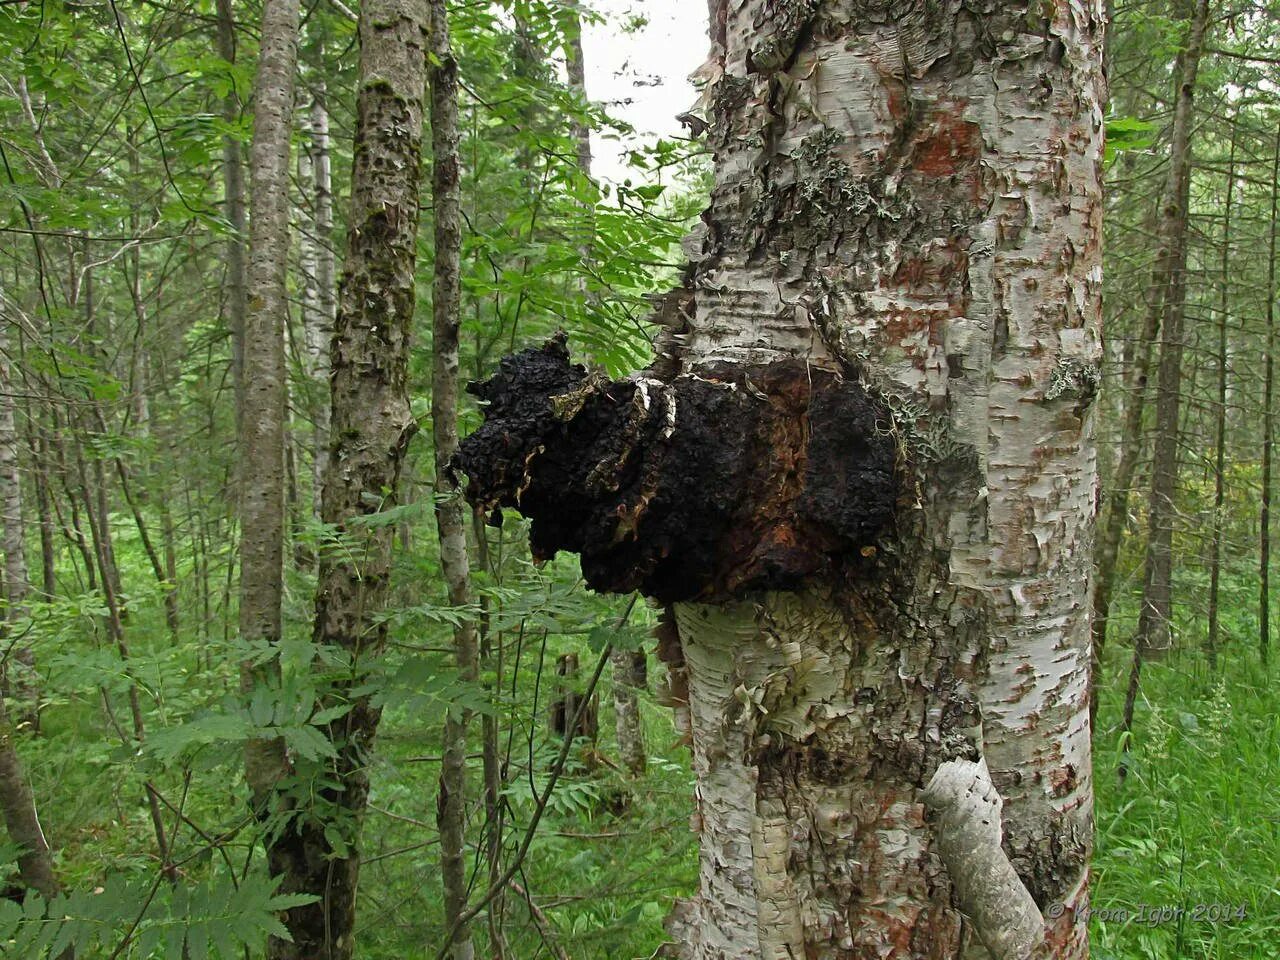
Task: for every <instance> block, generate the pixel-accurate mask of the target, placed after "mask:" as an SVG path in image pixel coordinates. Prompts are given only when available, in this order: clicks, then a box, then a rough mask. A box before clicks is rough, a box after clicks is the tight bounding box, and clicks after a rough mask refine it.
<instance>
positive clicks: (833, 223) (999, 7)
mask: <svg viewBox="0 0 1280 960" xmlns="http://www.w3.org/2000/svg"><path fill="white" fill-rule="evenodd" d="M1102 39H1103V14H1102V4H1101V2H1100V0H1056V2H1050V3H1047V4H1034V5H1033V4H1029V3H983V4H978V5H972V4H968V5H966V4H961V3H959V2H958V0H946V2H942V3H929V4H925V3H907V4H901V5H894V6H893V7H892V8H891V7H890V6H888V5H886V4H883V3H879V2H872V0H863V2H851V0H842V2H837V0H829V2H818V0H788V2H781V3H779V2H768V0H745V2H739V3H734V4H730V3H727V2H724V0H722V2H720V3H718V4H714V5H713V21H712V40H713V51H714V53H713V60H712V62H711V63H710V64H709V65H708V67H706V68H704V71H703V72H704V73H706V74H709V75H710V76H711V77H712V79H713V84H712V86H711V88H710V89H709V90H708V91H707V93H706V96H705V100H706V103H707V104H708V106H709V114H710V117H709V119H710V120H711V123H712V132H711V135H710V138H711V146H712V147H713V149H714V152H715V187H714V191H713V195H712V202H711V206H710V209H709V210H708V211H707V213H706V214H704V217H703V220H704V224H703V226H702V227H701V228H700V230H699V232H698V234H697V236H695V237H694V238H692V240H691V242H690V244H689V246H690V247H691V248H692V253H693V255H694V259H695V266H696V275H695V298H696V315H695V316H694V317H693V318H692V320H691V321H690V329H689V330H688V332H687V337H688V339H687V342H686V349H685V351H684V354H683V357H682V358H681V360H682V362H683V364H684V365H685V368H686V369H693V370H696V369H697V368H698V366H699V365H702V364H705V363H707V362H709V361H728V362H757V363H765V362H770V361H773V360H778V359H782V358H785V357H792V356H801V357H805V358H807V359H808V360H809V361H810V362H811V363H812V364H813V365H815V366H825V367H831V368H837V369H843V370H844V371H845V372H846V373H856V374H857V375H859V376H860V377H861V378H862V379H863V380H864V381H865V382H866V383H867V384H868V385H869V386H870V387H871V388H872V390H873V391H875V392H878V393H880V394H881V395H882V396H883V397H884V398H885V400H886V403H887V404H888V406H889V407H890V409H892V410H893V412H894V419H895V423H894V428H895V429H896V431H897V432H898V435H899V437H900V439H901V443H902V447H903V452H904V462H905V465H904V475H905V476H907V477H908V478H909V483H908V484H907V489H906V490H904V492H903V496H902V498H901V501H900V504H899V509H898V520H897V529H896V530H895V531H892V532H891V534H890V535H888V536H887V537H885V538H883V539H882V541H881V542H880V543H878V544H876V545H875V549H874V550H873V551H871V552H872V553H874V559H873V560H872V561H871V564H872V568H873V569H872V571H871V572H870V573H867V572H861V573H859V574H857V575H850V576H849V577H848V578H847V580H846V581H845V582H841V583H838V584H834V585H829V586H828V585H822V584H814V585H813V586H812V588H811V589H808V590H806V591H802V592H799V593H794V594H770V595H768V596H765V597H763V598H761V599H760V600H759V601H758V602H741V603H736V604H729V605H725V606H723V607H711V606H705V605H696V604H679V605H677V608H676V615H677V619H678V625H679V632H680V636H681V640H682V643H683V647H684V654H685V657H686V659H687V662H688V670H689V676H690V699H691V710H692V716H693V733H694V736H693V742H694V765H695V771H696V774H697V779H698V818H697V819H698V822H699V823H700V832H701V840H702V848H701V868H700V873H701V892H700V895H699V896H698V898H697V899H696V901H694V902H693V903H692V904H691V905H688V906H686V907H685V908H684V909H683V910H681V911H679V913H678V921H677V922H678V926H679V929H680V931H681V933H682V939H683V941H684V942H683V943H681V944H680V945H679V947H678V950H679V952H680V954H681V955H682V956H685V957H690V958H698V960H729V958H734V960H742V958H753V960H754V958H761V960H774V958H792V957H801V956H803V957H806V958H808V960H828V958H839V960H852V958H855V957H856V958H862V957H871V956H875V957H882V958H908V957H911V958H918V957H939V958H942V957H947V958H951V957H962V956H981V955H982V950H983V948H982V947H981V946H980V945H979V941H980V940H981V941H985V942H987V943H992V942H996V941H1001V939H1002V938H1003V937H1004V936H1005V935H1006V934H1007V933H1009V930H1007V929H1005V928H1006V927H1008V928H1009V929H1012V928H1014V927H1021V926H1024V925H1025V923H1026V922H1027V917H1028V914H1027V911H1026V910H1025V909H1019V910H1010V911H1008V913H1007V914H1005V915H1003V916H988V917H970V918H969V919H968V920H966V919H964V918H962V913H961V910H960V909H959V908H960V907H961V906H962V905H963V904H964V903H965V902H967V901H968V900H969V897H970V894H971V893H972V891H967V892H966V891H965V890H964V889H960V887H961V878H960V877H959V876H957V873H958V872H960V871H961V866H960V865H958V864H948V863H947V857H946V856H945V853H944V851H945V845H944V844H943V843H942V842H941V841H943V840H944V839H945V838H946V836H947V831H948V829H949V828H948V826H947V823H946V822H945V818H942V819H939V818H938V817H936V816H935V817H927V816H926V809H925V804H924V799H925V797H924V791H925V787H926V785H927V784H928V783H929V782H930V780H931V779H932V777H933V776H934V774H935V773H936V772H937V770H938V768H939V766H940V765H942V764H944V763H948V762H953V761H971V762H972V761H977V760H979V759H982V760H985V764H986V767H987V768H989V771H990V781H991V784H992V785H993V787H994V789H995V790H996V791H998V795H997V796H998V797H1002V798H1003V816H1004V821H1003V833H1004V846H1003V849H1004V850H1005V851H1007V853H1008V860H1009V861H1010V862H1011V864H1012V866H1013V868H1014V869H1015V870H1016V877H1017V879H1018V880H1019V881H1020V883H1021V885H1022V886H1023V887H1025V891H1024V893H1029V895H1030V901H1028V899H1027V898H1025V897H1024V898H1023V899H1022V900H1020V904H1021V907H1022V908H1025V907H1026V905H1027V903H1028V902H1031V905H1032V906H1033V907H1034V906H1037V905H1038V906H1039V907H1041V908H1044V907H1047V906H1050V905H1052V904H1055V903H1063V904H1065V905H1066V909H1064V910H1062V911H1061V912H1060V913H1059V911H1057V910H1050V911H1048V912H1047V914H1046V915H1047V916H1050V917H1051V918H1053V919H1050V921H1049V922H1048V923H1047V925H1046V926H1045V928H1044V929H1043V931H1042V934H1043V940H1042V943H1041V944H1040V945H1039V946H1031V945H1030V941H1025V942H1022V941H1020V942H1022V943H1023V946H1022V947H1014V948H1013V951H1014V952H1011V953H1007V954H1004V955H1008V956H1013V955H1021V954H1019V953H1018V952H1017V951H1018V950H1023V952H1024V953H1026V954H1027V955H1034V956H1038V957H1054V958H1068V957H1070V958H1075V957H1083V956H1086V955H1087V939H1086V930H1085V923H1084V918H1083V914H1082V912H1078V911H1075V910H1074V909H1072V908H1073V907H1075V906H1078V905H1080V904H1082V903H1083V898H1084V896H1085V891H1086V886H1087V878H1088V869H1087V861H1088V856H1089V850H1090V832H1091V815H1092V814H1091V787H1090V778H1091V770H1090V756H1089V721H1088V705H1087V682H1088V670H1089V642H1088V616H1087V611H1088V606H1089V604H1088V574H1089V570H1090V565H1091V545H1092V526H1093V516H1094V503H1095V496H1096V471H1095V457H1094V451H1093V442H1092V427H1091V417H1090V416H1089V409H1090V401H1091V399H1092V396H1093V392H1094V389H1095V387H1096V379H1097V374H1096V369H1097V362H1098V359H1099V331H1098V323H1099V317H1100V310H1099V306H1100V299H1099V298H1100V289H1101V257H1100V230H1099V226H1100V213H1101V208H1100V202H1099V201H1100V187H1099V175H1100V161H1101V147H1102V135H1103V131H1102V113H1101V109H1100V104H1101V102H1102V100H1103V89H1102V79H1101V56H1102ZM677 429H678V426H677ZM869 546H870V545H869ZM865 552H866V551H864V553H865ZM997 836H998V834H997ZM984 850H985V852H984V854H983V855H984V856H987V857H990V858H992V860H993V862H994V859H995V858H996V855H997V854H1000V847H999V846H998V844H996V843H995V842H994V841H990V840H989V841H988V845H987V846H986V847H985V848H984ZM953 871H954V872H953ZM1004 878H1005V880H1008V874H1005V875H1004ZM1033 919H1034V918H1033ZM979 922H982V923H985V924H987V925H988V929H986V930H983V931H979V933H980V934H981V935H980V936H979V937H975V936H974V933H975V931H974V925H975V924H976V923H979ZM1032 939H1035V938H1032Z"/></svg>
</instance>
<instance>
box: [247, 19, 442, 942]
mask: <svg viewBox="0 0 1280 960" xmlns="http://www.w3.org/2000/svg"><path fill="white" fill-rule="evenodd" d="M427 27H428V10H427V4H426V0H365V2H364V3H363V4H362V5H361V8H360V21H359V26H358V32H359V38H360V65H359V80H358V89H357V100H356V130H355V148H354V151H353V156H354V158H355V163H354V167H353V169H352V180H351V216H350V218H349V221H348V222H349V229H348V232H347V253H346V262H345V264H344V267H343V281H342V284H341V287H340V289H339V296H338V312H337V317H336V321H335V326H334V336H333V351H332V354H331V362H332V374H331V378H330V383H331V385H332V405H331V410H332V418H333V419H332V429H333V434H332V435H333V442H332V445H331V447H330V453H331V457H330V460H329V466H328V470H327V472H326V475H325V482H324V493H323V500H322V519H323V520H324V522H325V523H326V524H330V525H332V526H333V527H334V528H335V529H336V531H337V533H338V535H339V536H341V537H343V538H344V542H346V543H347V544H348V545H349V549H346V550H341V551H327V552H324V553H322V555H321V558H320V570H319V577H318V585H317V589H316V624H315V634H314V636H315V641H316V643H318V644H321V645H323V646H325V647H327V648H329V649H331V650H333V651H334V652H335V653H338V654H340V655H341V656H343V657H345V658H347V659H348V660H349V662H350V671H351V674H350V675H351V679H350V685H351V687H352V688H359V687H362V686H363V684H364V682H365V680H366V678H367V675H368V671H369V670H370V669H371V668H373V667H374V666H375V665H376V663H377V661H378V659H379V658H380V656H381V655H382V652H383V649H384V646H385V642H386V629H387V627H386V622H385V620H383V619H382V617H381V616H380V615H381V613H382V611H383V609H384V607H385V605H386V601H387V596H388V588H389V580H390V576H391V544H392V532H393V531H392V528H391V527H390V526H389V525H387V524H379V523H368V522H366V518H371V517H374V516H376V514H378V513H379V512H380V511H383V510H386V509H390V508H392V507H394V506H395V504H396V503H397V492H398V490H399V486H400V468H401V465H402V462H403V459H404V453H405V449H406V447H407V445H408V443H409V439H410V438H411V437H412V436H413V433H414V430H415V428H416V421H415V420H414V417H413V414H412V411H411V409H410V405H409V391H408V384H407V379H408V365H409V343H410V334H411V331H412V320H413V310H414V298H415V289H414V267H415V254H416V250H417V230H418V213H419V210H418V188H419V168H420V164H421V155H420V154H421V148H422V123H423V87H424V81H425V73H426V51H427V39H428V33H427ZM334 697H335V699H336V700H338V701H340V702H343V703H346V704H349V706H350V710H349V711H348V712H347V713H346V714H345V715H343V716H341V717H340V718H338V719H336V720H334V721H332V722H331V723H330V725H329V731H328V732H329V737H330V739H331V741H332V743H333V747H334V749H335V751H336V754H337V755H336V757H335V758H334V759H333V760H332V761H330V762H329V764H327V765H326V769H324V770H321V771H317V772H316V773H317V775H318V776H321V777H323V778H324V779H328V780H336V781H337V782H338V783H339V784H340V785H341V787H340V789H335V788H330V787H327V786H326V787H317V794H318V796H319V798H320V799H321V800H322V801H323V803H322V804H321V806H320V809H321V810H327V811H331V812H330V813H327V814H325V815H324V816H317V815H316V813H314V812H312V811H309V810H308V811H299V814H298V817H297V819H296V820H295V822H294V823H293V824H291V825H290V827H289V829H288V830H287V831H285V832H284V833H283V834H282V835H280V836H279V837H277V838H275V839H274V840H273V841H272V842H271V846H270V849H269V857H270V861H271V867H272V872H273V873H274V874H276V875H278V876H280V877H282V881H283V882H282V889H284V890H286V891H290V892H303V893H310V894H314V895H316V896H317V897H319V898H320V899H319V901H318V902H317V903H314V904H310V905H307V906H303V907H297V908H294V909H292V910H289V911H287V913H286V915H285V925H286V926H287V927H288V930H289V933H290V935H291V936H292V937H293V942H292V943H289V942H286V941H284V940H282V939H279V938H274V937H273V938H272V939H271V940H270V942H269V945H268V953H269V956H270V957H271V958H272V960H349V958H350V957H351V956H352V954H353V951H354V949H355V946H354V932H355V906H356V904H355V897H356V888H357V881H358V879H359V869H360V850H361V842H360V826H361V823H362V820H363V816H364V812H365V807H366V803H367V800H368V793H369V774H368V765H369V750H370V749H371V747H372V743H373V739H374V736H375V734H376V732H377V727H378V720H379V716H380V710H379V708H378V707H377V706H375V705H374V704H373V703H372V702H370V700H369V697H368V696H367V695H357V693H356V691H355V689H351V690H343V689H341V688H340V689H339V690H337V691H335V694H334ZM335 831H337V835H339V836H341V838H342V841H343V843H342V847H341V848H335V846H334V844H333V838H334V836H335Z"/></svg>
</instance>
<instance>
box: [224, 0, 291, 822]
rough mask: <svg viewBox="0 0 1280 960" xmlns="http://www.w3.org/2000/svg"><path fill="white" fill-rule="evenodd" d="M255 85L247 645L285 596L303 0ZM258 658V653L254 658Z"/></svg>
mask: <svg viewBox="0 0 1280 960" xmlns="http://www.w3.org/2000/svg"><path fill="white" fill-rule="evenodd" d="M261 36H262V40H261V44H260V46H259V50H258V71H257V79H256V81H255V86H254V114H253V144H252V146H251V147H250V150H249V174H250V181H249V191H250V192H249V203H250V210H251V212H252V220H251V222H250V225H249V259H248V279H247V285H246V307H247V310H246V312H245V317H244V339H243V345H244V373H243V384H242V386H243V391H242V402H241V416H240V423H239V425H240V450H239V453H240V490H239V493H240V637H241V639H242V640H243V641H245V642H246V643H250V644H266V645H271V644H275V643H278V642H279V640H280V616H281V614H280V605H281V601H282V598H283V595H284V566H283V562H284V560H283V556H284V529H285V527H284V524H285V503H284V487H285V472H284V468H285V464H284V454H285V449H284V445H285V416H286V413H285V411H286V407H287V402H286V397H285V390H286V383H287V377H286V373H285V359H284V330H285V323H286V320H287V318H288V310H289V294H288V289H287V286H286V274H287V270H288V256H289V142H290V137H291V135H292V132H293V83H294V74H295V72H296V70H297V62H298V50H297V44H298V0H265V2H264V3H263V7H262V34H261ZM252 662H255V661H252V660H251V661H247V662H246V665H245V666H244V667H243V668H242V670H241V684H242V686H243V688H244V690H245V691H246V692H247V691H249V690H251V689H252V688H253V687H254V686H255V685H256V684H259V683H271V682H272V679H273V678H275V677H278V676H279V664H278V662H277V661H275V660H270V661H268V664H267V666H258V667H252V666H250V665H249V663H252ZM256 662H261V661H260V660H259V661H256ZM288 768H289V762H288V758H287V757H286V756H285V749H284V743H283V741H281V740H278V739H275V740H251V741H250V742H249V743H248V744H247V745H246V747H245V774H246V776H247V778H248V781H249V789H250V790H251V791H252V794H253V802H254V806H255V808H256V809H258V810H260V811H261V810H263V809H264V807H263V804H264V803H265V802H266V800H267V798H268V796H269V795H270V792H271V789H272V786H273V784H274V783H275V782H276V781H277V780H279V779H281V778H282V777H284V776H285V775H286V774H287V773H288Z"/></svg>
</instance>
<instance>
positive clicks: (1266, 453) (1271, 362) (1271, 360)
mask: <svg viewBox="0 0 1280 960" xmlns="http://www.w3.org/2000/svg"><path fill="white" fill-rule="evenodd" d="M1277 218H1280V127H1277V128H1276V142H1275V156H1274V159H1273V160H1272V164H1271V237H1270V240H1269V242H1268V251H1267V253H1268V262H1267V340H1266V360H1265V362H1264V366H1265V368H1266V374H1265V377H1264V380H1265V384H1264V386H1263V391H1262V404H1263V408H1262V514H1261V517H1260V522H1259V526H1260V527H1261V531H1260V533H1259V544H1258V546H1259V550H1258V580H1259V588H1258V653H1259V655H1260V656H1261V657H1262V662H1263V664H1264V665H1265V664H1266V662H1267V658H1268V655H1269V654H1270V648H1271V459H1272V445H1273V443H1274V438H1275V402H1274V399H1273V398H1274V392H1275V349H1276V334H1275V312H1276V293H1277V289H1276V232H1277V228H1276V220H1277Z"/></svg>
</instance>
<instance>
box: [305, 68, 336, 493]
mask: <svg viewBox="0 0 1280 960" xmlns="http://www.w3.org/2000/svg"><path fill="white" fill-rule="evenodd" d="M315 86H316V93H315V97H314V98H313V99H312V102H311V108H310V111H309V113H308V120H307V133H308V138H309V141H310V142H309V144H308V149H306V150H302V151H299V153H298V180H299V182H300V183H301V185H302V188H303V189H304V190H309V191H310V198H309V199H310V203H309V205H307V206H308V209H307V211H306V213H305V218H304V222H303V228H302V231H301V237H300V253H301V256H300V260H301V263H300V266H301V270H302V280H303V286H302V338H303V347H304V351H305V362H306V373H307V377H308V379H310V380H311V389H310V390H309V391H308V395H309V396H311V397H313V398H314V400H313V402H312V403H311V410H310V416H311V475H312V481H311V484H312V492H313V508H314V511H315V513H316V515H317V516H318V515H319V513H320V491H321V489H322V488H323V486H324V472H325V467H326V465H327V464H328V461H329V341H330V340H332V339H333V320H334V315H335V313H336V312H337V307H338V304H337V299H336V289H335V287H334V273H335V271H334V256H333V245H332V244H333V187H332V172H331V169H332V164H331V162H330V157H329V112H328V110H327V109H326V107H325V103H324V94H325V88H324V81H323V80H317V81H316V84H315Z"/></svg>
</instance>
